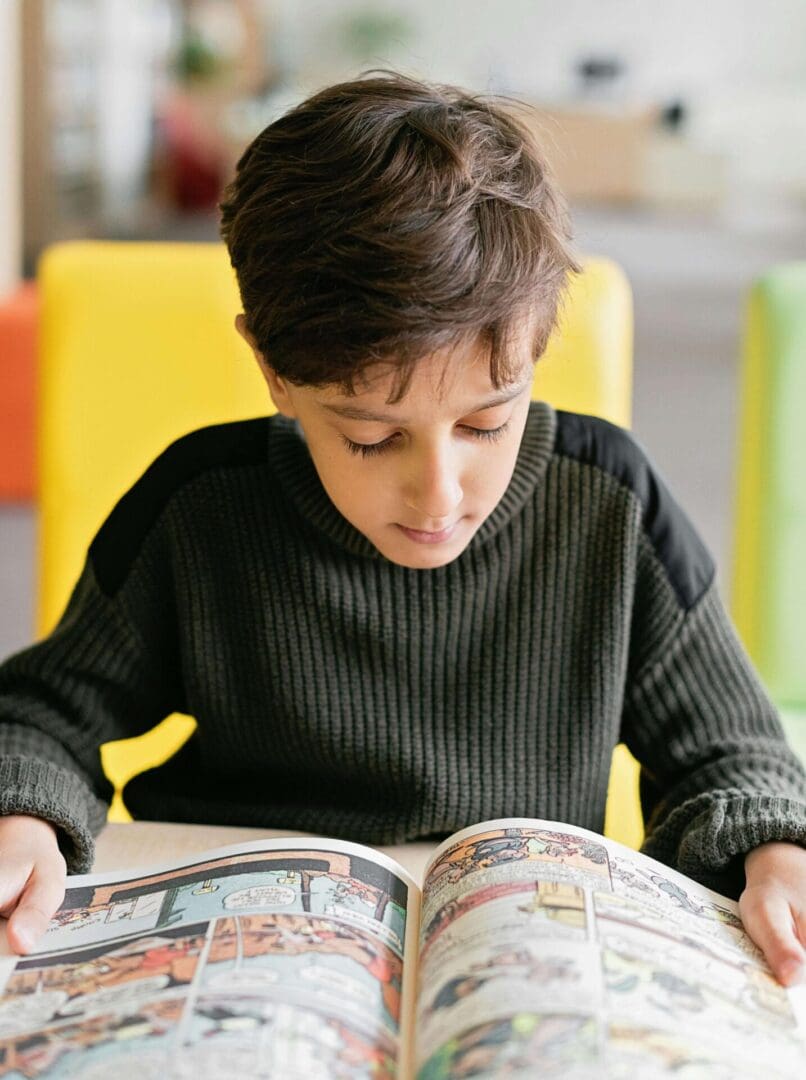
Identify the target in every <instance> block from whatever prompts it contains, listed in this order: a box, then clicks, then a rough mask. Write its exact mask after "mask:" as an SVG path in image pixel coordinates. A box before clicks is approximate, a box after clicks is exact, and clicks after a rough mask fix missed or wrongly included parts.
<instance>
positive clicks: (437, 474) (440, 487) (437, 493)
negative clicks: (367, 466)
mask: <svg viewBox="0 0 806 1080" xmlns="http://www.w3.org/2000/svg"><path fill="white" fill-rule="evenodd" d="M462 497H463V492H462V485H461V483H460V482H459V476H458V473H457V469H456V462H455V461H452V460H451V453H450V451H442V452H440V451H439V450H434V451H430V452H428V453H427V454H424V455H423V456H422V458H421V459H420V460H419V461H418V462H417V464H416V466H415V467H414V469H413V471H412V473H410V475H409V482H408V484H407V485H406V487H405V503H406V506H408V507H409V508H410V509H411V511H412V514H413V516H414V517H415V518H416V520H415V521H406V522H403V523H402V524H404V525H408V526H409V527H410V528H412V529H424V530H427V531H429V532H436V531H438V530H440V529H444V528H447V526H448V525H452V524H453V522H454V521H455V517H456V508H457V507H458V506H459V505H460V504H461V502H462Z"/></svg>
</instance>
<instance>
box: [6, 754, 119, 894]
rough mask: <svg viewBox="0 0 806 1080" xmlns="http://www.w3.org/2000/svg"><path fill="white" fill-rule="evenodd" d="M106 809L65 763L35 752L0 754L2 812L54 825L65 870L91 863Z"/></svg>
mask: <svg viewBox="0 0 806 1080" xmlns="http://www.w3.org/2000/svg"><path fill="white" fill-rule="evenodd" d="M108 809H109V807H108V806H107V804H106V803H105V802H103V800H101V799H99V798H98V797H97V796H96V795H94V794H93V793H92V792H91V791H90V789H89V788H88V787H87V785H86V784H85V783H84V781H83V780H82V779H81V777H80V776H78V775H77V774H76V773H74V772H71V771H70V770H69V769H65V768H62V767H60V766H58V765H54V764H52V763H51V762H47V761H41V760H38V759H36V758H26V757H15V756H8V757H3V758H2V759H0V814H30V815H31V816H32V817H38V818H44V820H45V821H49V822H50V823H51V824H52V825H55V826H56V829H57V830H58V832H57V835H58V840H59V849H60V850H61V853H62V855H64V858H65V862H66V863H67V872H68V874H83V873H86V872H87V871H89V870H91V869H92V863H93V859H94V857H95V836H96V835H97V834H98V833H99V832H100V831H101V829H102V828H103V826H104V824H105V822H106V814H107V811H108Z"/></svg>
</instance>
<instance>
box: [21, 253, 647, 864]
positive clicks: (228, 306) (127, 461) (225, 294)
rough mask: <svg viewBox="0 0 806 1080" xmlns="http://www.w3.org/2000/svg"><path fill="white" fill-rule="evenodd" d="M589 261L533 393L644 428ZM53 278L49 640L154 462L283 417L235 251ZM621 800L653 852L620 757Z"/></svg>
mask: <svg viewBox="0 0 806 1080" xmlns="http://www.w3.org/2000/svg"><path fill="white" fill-rule="evenodd" d="M582 263H583V268H584V272H583V273H582V274H581V275H579V276H577V277H575V278H574V279H573V281H572V283H571V286H570V288H569V291H568V296H567V299H566V303H565V304H564V307H563V310H562V314H561V317H560V321H559V323H558V327H557V330H556V331H555V333H554V335H553V337H552V340H551V342H550V343H549V347H548V349H547V351H546V354H545V356H544V357H542V358H541V360H540V362H539V363H538V364H537V366H536V369H535V384H534V393H533V396H534V397H539V398H541V399H543V400H547V401H550V402H551V403H552V404H553V405H555V406H556V407H557V408H562V409H569V410H572V411H576V412H584V413H592V414H595V415H598V416H602V417H604V418H605V419H608V420H612V421H613V422H614V423H617V424H620V425H621V426H623V427H629V425H630V419H631V400H632V351H633V350H632V335H633V317H632V294H631V291H630V287H629V284H628V282H627V279H626V277H625V275H624V273H623V272H622V270H621V269H620V268H619V267H618V266H617V265H616V264H615V263H613V262H612V261H610V260H608V259H603V258H588V259H583V260H582ZM38 280H39V286H40V290H41V301H42V331H41V336H40V372H41V375H40V396H39V416H38V419H39V469H40V491H41V495H40V504H39V513H40V519H39V520H40V531H39V578H38V580H39V596H38V629H39V632H40V633H47V632H48V631H49V630H50V629H51V627H52V626H53V625H54V624H55V623H56V621H57V620H58V618H59V616H60V614H61V612H62V610H63V609H64V606H65V604H66V602H67V599H68V597H69V594H70V590H71V589H72V587H73V585H74V583H75V581H76V579H77V578H78V575H79V573H80V570H81V566H82V564H83V560H84V557H85V554H86V550H87V546H88V544H89V542H90V540H91V539H92V537H93V535H94V533H95V531H96V530H97V529H98V527H99V526H100V524H101V523H102V521H103V520H104V518H105V517H106V515H107V514H108V513H109V511H110V510H111V509H112V507H113V506H114V504H115V502H116V500H117V499H118V498H119V497H120V495H121V494H122V492H123V491H125V490H126V489H127V488H128V487H129V486H130V485H131V484H132V483H133V482H134V480H135V479H136V478H137V477H138V476H139V475H140V474H141V473H142V472H143V471H144V469H145V468H146V466H147V465H148V464H149V463H150V462H151V461H152V460H153V458H155V457H156V456H157V454H158V453H160V451H162V450H163V449H164V448H165V446H167V444H168V443H170V442H171V441H172V440H173V439H175V438H178V437H179V436H180V435H183V434H184V433H185V432H187V431H191V430H193V429H194V428H198V427H201V426H203V425H205V424H211V423H218V422H222V421H226V420H235V419H240V418H246V417H251V416H259V415H267V414H269V413H272V412H274V406H273V403H272V401H271V398H270V397H269V394H268V391H267V390H266V387H265V383H264V382H263V379H262V376H261V375H260V372H259V371H258V368H257V365H256V364H255V361H254V358H253V356H252V354H251V352H250V350H249V349H248V347H247V346H246V344H245V343H244V342H243V340H242V339H241V337H240V336H239V335H238V334H237V333H236V331H235V328H234V319H235V316H236V314H237V313H238V312H239V311H240V310H241V303H240V297H239V294H238V289H237V283H236V280H235V275H234V272H233V270H232V268H231V266H230V263H229V258H228V254H227V251H226V248H225V247H224V245H223V244H220V243H202V244H199V243H192V244H191V243H151V242H149V243H139V242H134V243H132V242H116V241H70V242H66V243H59V244H55V245H52V246H51V247H50V248H48V249H47V250H46V251H45V252H44V253H43V255H42V257H41V259H40V263H39V267H38ZM171 719H174V718H171ZM166 723H167V722H166ZM160 729H161V733H160V734H158V736H157V737H156V741H154V740H152V741H151V742H149V741H148V740H149V738H150V735H149V736H143V737H141V738H140V739H138V740H126V743H127V744H133V743H137V744H138V749H137V750H136V751H135V752H133V751H132V747H131V746H127V751H126V755H125V762H124V761H123V759H121V760H119V761H117V762H116V761H115V760H114V754H112V755H109V754H107V756H105V758H104V764H105V767H106V768H107V772H108V773H109V775H110V777H111V778H112V779H113V780H115V781H116V782H117V783H118V784H120V783H121V782H123V780H124V779H127V778H128V775H134V773H135V772H137V771H139V770H140V769H142V768H144V767H146V766H150V765H153V764H157V763H158V762H159V761H162V760H164V759H165V758H166V757H167V756H169V754H170V753H172V752H173V751H174V750H175V749H176V746H177V745H178V744H180V743H181V741H183V739H184V738H186V737H187V735H188V734H189V731H190V730H192V728H191V727H188V726H187V724H185V725H184V727H182V728H181V730H180V729H178V728H177V726H176V724H174V725H173V729H171V725H170V724H169V723H168V725H167V727H165V726H164V725H160ZM160 729H157V730H158V731H160ZM121 745H122V744H121ZM107 749H108V750H111V749H112V744H109V746H108V747H107ZM611 792H612V793H613V795H612V797H611V801H610V802H609V804H608V819H609V822H610V824H609V826H608V828H609V832H610V835H615V836H617V837H618V838H619V839H623V840H624V841H625V842H627V843H633V844H635V843H637V842H639V841H640V837H641V824H640V810H639V809H638V802H637V779H636V772H635V766H634V762H632V759H631V758H628V756H627V755H626V752H624V753H622V754H621V755H620V757H618V758H617V759H616V769H615V771H614V778H613V782H612V783H611ZM124 816H125V815H124V814H123V813H122V811H120V817H124Z"/></svg>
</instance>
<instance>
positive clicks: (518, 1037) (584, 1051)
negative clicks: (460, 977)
mask: <svg viewBox="0 0 806 1080" xmlns="http://www.w3.org/2000/svg"><path fill="white" fill-rule="evenodd" d="M600 1060H601V1058H600V1056H599V1037H598V1031H597V1022H596V1020H595V1018H594V1017H592V1016H579V1015H571V1014H568V1015H564V1014H562V1013H559V1012H558V1013H546V1012H526V1011H519V1012H516V1013H514V1014H512V1015H510V1016H506V1017H502V1018H501V1019H498V1020H489V1021H487V1022H485V1023H482V1024H476V1025H474V1026H473V1027H471V1028H469V1029H467V1030H465V1031H463V1032H462V1033H461V1034H460V1035H457V1036H455V1037H454V1038H451V1039H449V1040H448V1041H447V1042H445V1043H443V1044H442V1045H441V1046H440V1047H439V1048H438V1049H437V1050H435V1051H434V1052H433V1053H432V1054H431V1055H429V1056H428V1057H427V1058H426V1059H425V1060H424V1061H422V1064H420V1066H419V1069H418V1071H417V1080H453V1078H454V1077H467V1076H479V1077H480V1076H488V1077H492V1076H506V1077H519V1078H522V1080H533V1078H534V1077H536V1076H540V1077H562V1078H563V1080H590V1077H591V1076H598V1075H601V1074H600V1073H599V1072H598V1071H596V1070H597V1063H598V1062H600Z"/></svg>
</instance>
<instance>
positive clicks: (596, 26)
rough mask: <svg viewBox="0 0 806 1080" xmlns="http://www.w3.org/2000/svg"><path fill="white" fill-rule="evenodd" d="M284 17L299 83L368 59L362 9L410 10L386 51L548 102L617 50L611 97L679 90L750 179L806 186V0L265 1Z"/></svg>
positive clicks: (395, 58) (638, 99)
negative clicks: (588, 64)
mask: <svg viewBox="0 0 806 1080" xmlns="http://www.w3.org/2000/svg"><path fill="white" fill-rule="evenodd" d="M266 6H267V7H271V9H272V11H273V12H274V13H275V16H276V18H277V21H278V23H279V24H280V25H282V26H283V33H284V46H285V48H286V49H287V50H288V53H289V58H290V60H291V66H292V69H296V78H297V80H298V81H299V83H300V84H301V85H302V86H304V87H308V86H310V85H321V84H323V83H326V82H329V81H334V80H336V79H339V78H343V77H344V76H345V74H347V73H349V72H354V71H357V70H358V69H359V68H360V67H361V66H363V63H362V61H361V60H360V59H359V57H358V56H357V55H355V52H354V51H351V50H350V48H349V46H348V45H346V44H345V41H344V33H343V28H344V26H345V22H346V20H347V18H349V17H350V16H351V15H355V14H356V13H366V14H374V15H376V16H387V17H388V16H390V15H397V16H400V17H402V18H403V19H405V20H406V21H407V23H408V24H409V26H410V33H402V34H400V35H399V36H398V38H397V41H393V42H391V43H390V44H389V46H388V47H387V48H385V49H384V52H383V54H376V56H375V57H374V58H373V57H367V58H366V59H367V60H370V61H372V60H374V62H375V63H378V62H383V60H385V59H388V60H389V61H391V62H394V63H398V64H400V65H401V66H402V65H407V66H408V67H409V68H411V69H412V70H413V71H414V72H415V73H419V74H422V75H425V76H427V77H430V78H434V79H437V80H442V81H455V82H459V83H463V84H466V85H470V86H472V87H474V88H477V89H480V90H484V89H489V90H493V91H499V92H504V93H514V94H517V95H524V96H529V97H532V98H535V99H538V100H542V101H546V102H557V103H558V102H565V101H569V100H572V99H579V97H580V91H581V83H580V80H579V78H578V76H577V75H576V73H575V66H576V64H577V62H578V60H579V59H580V58H581V57H583V56H588V55H591V54H593V55H597V56H599V55H609V54H618V55H619V56H620V57H622V58H624V60H625V61H626V62H627V64H628V71H627V73H626V76H625V77H624V78H623V79H622V80H620V81H619V82H618V83H615V84H614V86H613V89H612V92H611V93H610V99H611V100H612V101H614V102H621V103H622V104H625V105H642V104H645V103H648V102H657V101H664V100H667V99H679V98H682V99H683V100H685V101H686V103H687V104H688V107H689V121H690V123H689V134H690V137H691V138H692V139H693V140H695V141H696V142H698V143H700V144H701V145H702V146H703V147H704V148H707V149H711V150H716V151H720V152H722V153H724V154H725V155H726V156H727V157H728V159H729V162H730V169H731V180H732V182H733V183H734V184H735V185H736V186H738V187H740V188H746V189H762V190H778V191H781V192H785V193H789V194H792V195H794V196H797V197H806V152H804V147H806V109H804V108H803V101H804V99H805V98H806V2H804V0H766V2H765V3H763V4H761V3H759V2H758V0H707V2H703V0H677V2H676V3H674V4H668V3H666V2H665V0H606V2H603V0H503V2H499V3H496V4H490V3H487V2H467V0H439V2H438V3H435V2H434V0H405V2H399V3H395V2H393V0H363V2H360V3H349V2H347V0H306V2H305V3H299V2H297V0H266Z"/></svg>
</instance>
